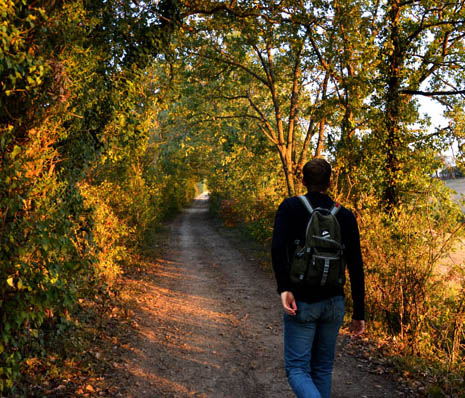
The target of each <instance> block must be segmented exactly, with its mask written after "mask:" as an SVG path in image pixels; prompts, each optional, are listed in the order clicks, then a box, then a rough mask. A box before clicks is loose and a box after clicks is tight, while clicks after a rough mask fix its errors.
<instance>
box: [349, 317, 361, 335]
mask: <svg viewBox="0 0 465 398" xmlns="http://www.w3.org/2000/svg"><path fill="white" fill-rule="evenodd" d="M364 331H365V321H362V320H360V321H359V320H357V319H352V323H351V324H350V327H349V332H350V333H351V334H352V337H353V338H354V337H359V336H361V335H362V334H363V332H364Z"/></svg>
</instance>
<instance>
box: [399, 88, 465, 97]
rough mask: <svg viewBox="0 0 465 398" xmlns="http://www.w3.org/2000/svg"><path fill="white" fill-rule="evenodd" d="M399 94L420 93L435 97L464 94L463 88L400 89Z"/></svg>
mask: <svg viewBox="0 0 465 398" xmlns="http://www.w3.org/2000/svg"><path fill="white" fill-rule="evenodd" d="M400 93H401V94H408V95H422V96H424V97H435V96H437V95H462V94H465V90H454V91H430V92H428V91H418V90H400Z"/></svg>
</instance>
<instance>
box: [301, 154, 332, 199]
mask: <svg viewBox="0 0 465 398" xmlns="http://www.w3.org/2000/svg"><path fill="white" fill-rule="evenodd" d="M302 172H303V175H304V182H305V185H306V186H307V189H308V190H309V191H310V192H315V191H316V192H323V191H326V189H327V188H328V186H329V179H330V177H331V166H330V165H329V163H328V162H327V161H326V160H324V159H321V158H314V159H312V160H310V161H309V162H307V163H305V166H304V167H303V169H302Z"/></svg>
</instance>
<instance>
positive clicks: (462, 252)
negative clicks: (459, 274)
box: [444, 178, 465, 265]
mask: <svg viewBox="0 0 465 398" xmlns="http://www.w3.org/2000/svg"><path fill="white" fill-rule="evenodd" d="M444 182H445V183H446V185H447V186H448V187H449V188H451V189H453V190H454V191H456V192H457V194H456V195H454V198H455V199H456V200H459V199H463V198H464V197H463V196H462V195H465V178H457V179H454V180H447V181H444ZM464 258H465V241H462V242H461V243H458V244H457V247H456V250H455V251H453V252H452V253H450V254H449V256H448V259H447V260H446V261H445V265H447V264H449V265H450V264H455V265H457V264H463V261H464Z"/></svg>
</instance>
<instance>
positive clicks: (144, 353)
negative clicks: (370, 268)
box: [115, 197, 406, 398]
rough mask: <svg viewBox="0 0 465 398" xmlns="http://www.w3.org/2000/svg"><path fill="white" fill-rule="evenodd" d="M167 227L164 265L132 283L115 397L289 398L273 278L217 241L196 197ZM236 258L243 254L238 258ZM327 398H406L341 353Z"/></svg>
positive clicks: (204, 208)
mask: <svg viewBox="0 0 465 398" xmlns="http://www.w3.org/2000/svg"><path fill="white" fill-rule="evenodd" d="M169 228H170V232H169V233H170V245H168V247H166V248H165V250H164V257H163V258H162V259H158V260H157V261H156V262H155V264H154V266H153V268H151V270H150V271H149V272H147V273H146V274H144V275H143V276H142V277H141V278H140V279H139V280H136V279H134V280H132V281H130V282H129V283H131V284H132V289H133V291H134V289H137V295H135V296H134V297H133V303H134V311H135V319H136V321H137V327H136V331H137V332H135V333H134V335H133V336H132V338H131V341H130V342H129V344H127V345H126V351H125V352H124V354H123V358H122V360H121V363H119V364H117V366H116V364H115V368H116V369H117V370H116V372H117V373H118V374H119V375H118V379H119V380H120V384H121V386H120V388H119V393H118V394H117V395H118V396H122V397H125V398H126V397H127V398H130V397H134V398H135V397H137V398H141V397H153V398H162V397H170V398H176V397H205V398H207V397H208V398H222V397H228V398H239V397H241V398H242V397H244V398H249V397H251V398H252V397H257V398H259V397H266V398H287V397H289V398H290V397H293V396H294V395H293V394H292V392H291V390H290V389H289V387H288V385H287V381H286V378H285V374H284V370H283V366H282V359H281V358H282V329H281V309H280V303H279V297H278V295H277V294H276V292H275V284H274V281H273V279H272V276H271V275H270V274H269V273H268V272H266V271H263V270H261V269H260V268H259V267H257V266H256V265H255V264H253V263H251V261H250V260H249V259H247V258H246V257H245V256H244V255H243V254H242V253H244V251H243V250H241V251H238V250H237V249H236V248H235V247H234V246H233V245H232V244H231V243H230V241H229V240H228V239H226V238H225V237H224V236H222V235H219V234H218V231H217V230H216V229H215V227H214V226H213V225H212V222H211V220H210V219H209V217H208V214H207V201H206V200H205V197H200V198H199V199H198V200H196V201H195V202H194V204H193V205H192V207H190V208H189V209H187V210H185V211H184V212H183V213H182V214H181V215H180V216H179V217H178V218H176V220H174V222H172V223H171V224H170V226H169ZM241 252H242V253H241ZM345 339H347V338H346V337H344V336H342V337H341V339H340V343H339V350H338V354H337V360H336V369H335V373H334V378H333V383H334V387H333V397H335V398H343V397H353V398H361V397H396V396H406V395H404V394H403V393H400V392H398V391H397V386H396V385H394V384H393V382H392V381H389V380H387V379H385V378H383V377H382V376H378V375H374V374H372V373H369V372H368V371H367V369H366V367H365V366H364V364H363V362H360V360H356V359H354V358H352V357H351V356H349V355H348V354H346V353H345V351H344V350H342V348H341V345H342V344H343V343H344V341H345Z"/></svg>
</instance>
